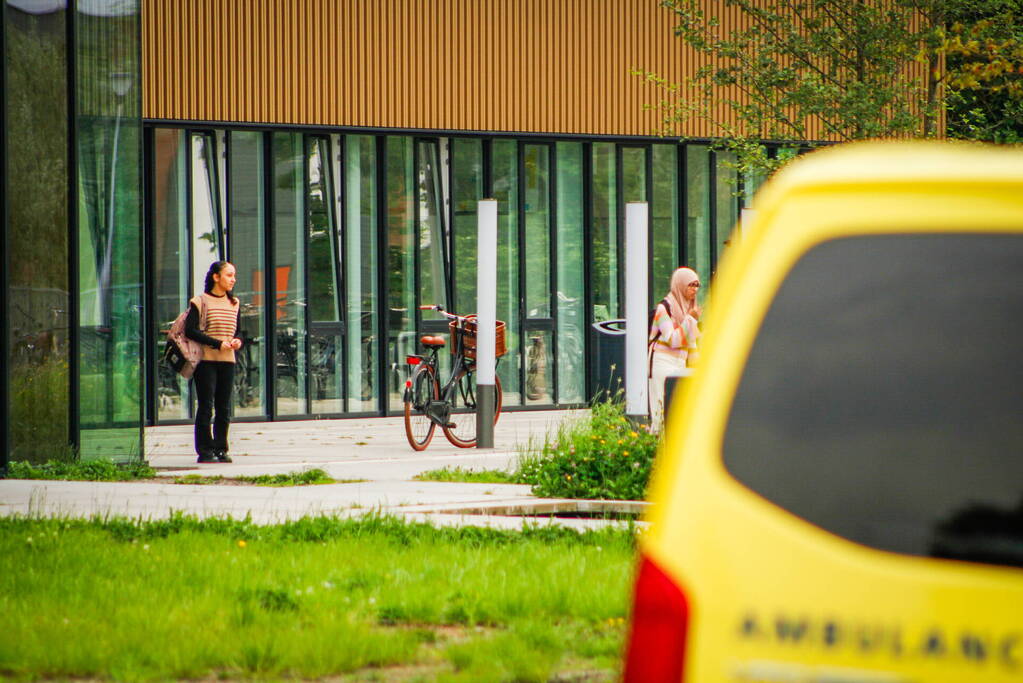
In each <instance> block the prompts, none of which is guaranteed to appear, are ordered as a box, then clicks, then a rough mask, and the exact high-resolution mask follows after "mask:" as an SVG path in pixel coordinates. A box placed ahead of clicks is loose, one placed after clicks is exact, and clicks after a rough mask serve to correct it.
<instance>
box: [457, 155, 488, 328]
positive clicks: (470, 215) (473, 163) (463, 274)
mask: <svg viewBox="0 0 1023 683" xmlns="http://www.w3.org/2000/svg"><path fill="white" fill-rule="evenodd" d="M451 196H452V201H453V202H454V205H453V208H452V228H453V234H452V242H453V246H454V258H453V259H452V263H451V266H452V270H453V271H454V282H455V289H454V292H453V295H454V298H455V310H456V311H457V312H459V313H471V312H472V311H474V310H476V232H477V230H478V226H477V224H476V220H477V219H476V207H477V202H478V201H479V200H481V199H483V143H482V142H481V141H480V140H475V139H472V140H466V139H459V138H455V139H454V140H452V141H451Z"/></svg>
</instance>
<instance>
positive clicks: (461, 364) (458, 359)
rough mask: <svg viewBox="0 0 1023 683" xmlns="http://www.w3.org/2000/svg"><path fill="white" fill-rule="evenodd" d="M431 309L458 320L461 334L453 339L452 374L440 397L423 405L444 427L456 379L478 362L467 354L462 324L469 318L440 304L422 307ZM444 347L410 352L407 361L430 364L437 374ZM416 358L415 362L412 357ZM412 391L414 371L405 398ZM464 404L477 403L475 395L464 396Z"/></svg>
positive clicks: (408, 398) (424, 410)
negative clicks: (438, 356) (467, 356)
mask: <svg viewBox="0 0 1023 683" xmlns="http://www.w3.org/2000/svg"><path fill="white" fill-rule="evenodd" d="M421 308H424V309H429V310H436V311H438V312H439V313H441V314H442V315H444V316H445V317H447V318H448V319H451V320H457V321H458V330H459V334H457V335H454V336H455V337H457V339H455V340H452V341H453V343H455V344H457V346H456V347H455V353H454V356H453V359H452V363H451V374H450V376H449V377H448V379H447V381H446V382H445V383H444V384H443V385H442V386H441V389H440V398H438V399H435V400H432V401H430V402H429V403H428V404H427V405H426V406H423V408H422V410H423V413H424V414H425V415H426V416H427V417H428V418H430V421H431V422H433V423H435V424H436V425H438V426H440V427H443V426H444V425H446V424H448V417H449V415H450V414H451V404H452V398H453V393H454V391H455V390H456V388H455V387H456V381H455V380H456V379H457V378H458V376H459V374H460V373H461V371H462V370H463V369H464V370H474V369H475V368H476V363H475V361H473V360H470V359H469V358H466V356H465V337H464V336H463V335H462V334H461V330H462V326H463V325H464V324H465V321H466V320H467V318H465V317H463V316H459V315H454V314H452V313H448V312H447V311H444V310H443V309H441V308H440V307H439V306H438V307H434V306H424V307H421ZM442 348H443V347H440V346H435V347H431V348H430V349H429V350H428V351H427V352H426V353H425V354H410V355H408V356H407V357H406V361H407V362H408V364H409V366H414V365H429V366H430V367H431V368H432V369H433V373H434V376H435V377H436V376H437V371H438V366H439V363H438V358H437V355H438V353H440V350H441V349H442ZM413 358H414V359H416V360H415V362H413V361H412V359H413ZM411 391H412V371H410V372H409V377H408V378H406V380H405V392H404V396H403V400H405V401H408V400H410V398H411V395H410V393H411ZM461 398H462V404H463V405H469V404H472V403H475V397H474V396H462V397H461Z"/></svg>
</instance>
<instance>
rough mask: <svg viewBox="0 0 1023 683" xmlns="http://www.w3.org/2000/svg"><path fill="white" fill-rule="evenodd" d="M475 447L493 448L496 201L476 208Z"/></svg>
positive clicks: (489, 201) (491, 200) (486, 200)
mask: <svg viewBox="0 0 1023 683" xmlns="http://www.w3.org/2000/svg"><path fill="white" fill-rule="evenodd" d="M476 217H477V221H478V223H477V242H476V249H477V257H476V322H477V328H476V403H477V410H476V448H493V447H494V409H495V398H496V397H495V393H494V387H495V385H496V381H495V377H496V374H497V372H496V365H497V358H496V355H495V353H496V343H497V339H496V334H495V329H496V327H497V278H496V277H495V276H494V274H495V273H496V272H497V200H496V199H481V200H480V201H479V203H478V205H477V213H476Z"/></svg>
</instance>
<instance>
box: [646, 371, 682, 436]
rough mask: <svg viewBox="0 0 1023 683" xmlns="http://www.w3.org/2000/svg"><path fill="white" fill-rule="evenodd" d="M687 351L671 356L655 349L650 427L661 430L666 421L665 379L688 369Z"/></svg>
mask: <svg viewBox="0 0 1023 683" xmlns="http://www.w3.org/2000/svg"><path fill="white" fill-rule="evenodd" d="M686 355H687V354H686V353H685V352H683V354H682V356H680V357H676V356H669V355H668V354H666V353H657V352H656V351H654V358H653V363H652V364H651V366H650V387H649V395H650V429H651V431H654V432H660V431H661V426H662V424H663V422H664V379H665V378H666V377H674V376H676V375H678V374H680V373H682V372H684V371H685V369H686Z"/></svg>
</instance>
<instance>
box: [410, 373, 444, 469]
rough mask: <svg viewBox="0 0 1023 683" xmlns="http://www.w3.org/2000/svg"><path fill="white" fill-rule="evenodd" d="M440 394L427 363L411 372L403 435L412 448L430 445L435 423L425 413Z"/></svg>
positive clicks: (416, 448)
mask: <svg viewBox="0 0 1023 683" xmlns="http://www.w3.org/2000/svg"><path fill="white" fill-rule="evenodd" d="M439 396H440V389H439V387H438V386H437V377H436V375H434V374H433V368H432V367H430V366H429V365H420V366H419V367H418V368H416V370H415V372H413V373H412V380H411V385H410V386H409V388H408V389H407V390H406V391H405V437H406V438H407V439H408V443H409V445H410V446H412V448H413V449H414V450H417V451H421V450H423V449H425V448H426V447H427V446H429V445H430V440H431V439H433V432H434V430H435V429H436V428H437V425H436V424H435V423H434V422H433V420H431V419H430V418H429V417H427V415H426V408H427V406H428V405H429V403H430V401H433V400H436V399H437V398H439Z"/></svg>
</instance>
